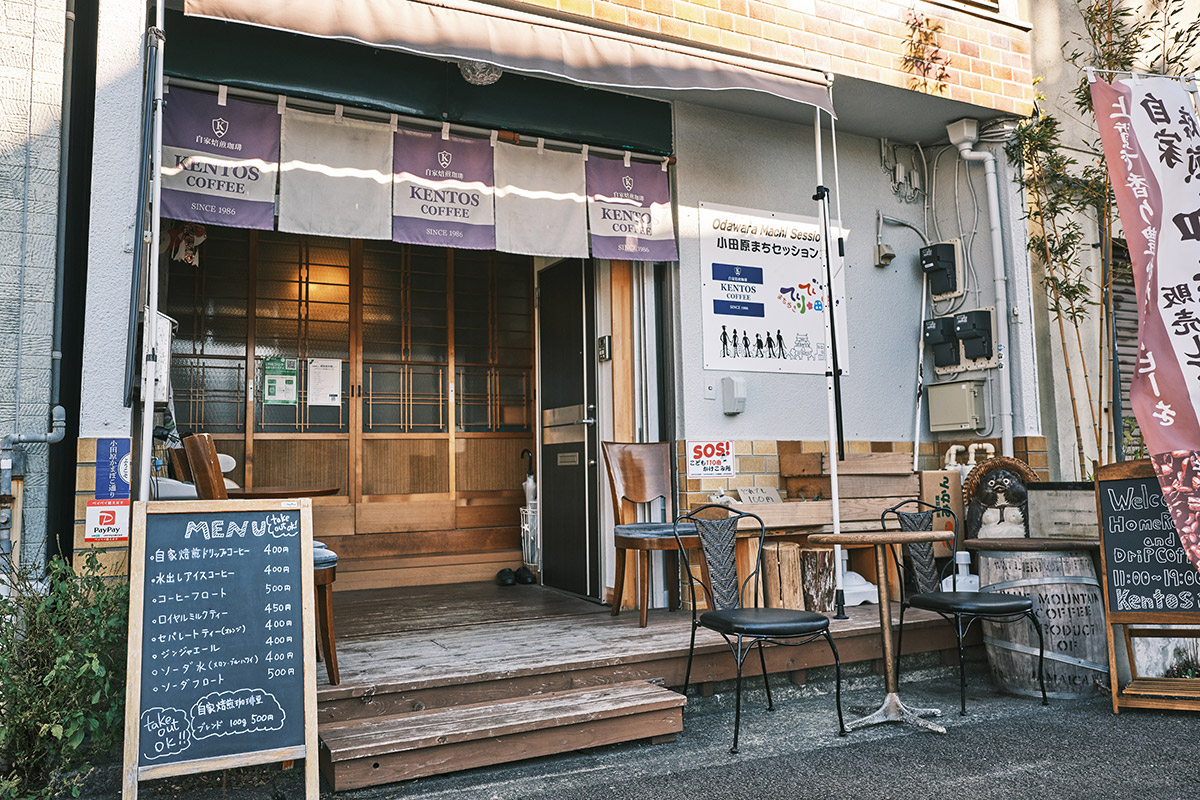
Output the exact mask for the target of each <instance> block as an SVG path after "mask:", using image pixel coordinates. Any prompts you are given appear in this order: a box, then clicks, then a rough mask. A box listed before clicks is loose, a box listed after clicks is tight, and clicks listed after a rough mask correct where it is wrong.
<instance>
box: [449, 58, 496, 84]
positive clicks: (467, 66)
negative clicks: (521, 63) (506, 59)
mask: <svg viewBox="0 0 1200 800" xmlns="http://www.w3.org/2000/svg"><path fill="white" fill-rule="evenodd" d="M458 71H459V72H461V73H462V76H463V80H464V81H466V82H467V83H469V84H471V85H472V86H491V85H492V84H493V83H495V82H496V81H498V80H500V76H501V75H503V74H504V71H503V70H502V69H500V68H499V67H497V66H496V65H495V64H489V63H487V62H486V61H459V62H458Z"/></svg>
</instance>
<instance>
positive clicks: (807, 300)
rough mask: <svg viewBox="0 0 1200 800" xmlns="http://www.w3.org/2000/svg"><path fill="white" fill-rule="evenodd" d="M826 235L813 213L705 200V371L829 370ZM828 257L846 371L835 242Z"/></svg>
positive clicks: (840, 352)
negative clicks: (744, 206) (780, 212)
mask: <svg viewBox="0 0 1200 800" xmlns="http://www.w3.org/2000/svg"><path fill="white" fill-rule="evenodd" d="M844 235H845V232H843V236H844ZM822 239H823V235H822V232H821V227H820V224H819V221H818V220H817V218H815V217H800V216H795V215H792V214H779V213H775V212H772V211H756V210H754V209H748V208H732V207H729V206H720V205H716V204H713V203H700V269H701V290H700V296H701V298H702V302H703V305H704V308H703V312H702V319H703V333H704V368H705V369H714V370H738V371H742V372H791V373H807V374H812V375H820V374H824V373H825V316H824V315H825V305H826V290H825V242H824V241H822ZM829 255H830V258H832V259H833V272H834V297H835V298H836V304H837V306H838V311H837V320H836V321H837V326H838V328H837V332H838V334H839V336H838V362H839V363H838V366H840V367H841V368H842V369H843V370H845V368H846V324H845V303H844V302H843V299H844V298H845V275H844V271H843V269H842V260H841V258H839V256H838V248H837V243H836V242H831V243H830V246H829Z"/></svg>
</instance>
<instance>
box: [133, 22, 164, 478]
mask: <svg viewBox="0 0 1200 800" xmlns="http://www.w3.org/2000/svg"><path fill="white" fill-rule="evenodd" d="M162 18H163V4H162V2H159V3H158V20H157V22H158V25H159V26H160V27H157V28H152V29H151V30H150V31H149V35H150V36H151V37H152V38H154V39H156V40H157V41H158V58H157V59H156V64H155V72H154V149H153V151H152V155H153V170H154V172H153V175H152V180H153V183H152V189H151V202H152V203H153V206H152V212H151V214H152V216H151V217H150V241H149V243H148V244H149V248H150V271H149V274H148V275H147V276H146V324H145V331H146V332H145V340H144V341H143V343H142V351H143V353H145V361H144V362H143V363H142V435H141V439H140V440H139V442H138V444H139V461H138V467H139V469H138V499H139V500H149V499H150V454H151V448H152V446H153V444H154V382H155V379H156V377H157V370H158V271H159V252H158V249H159V248H158V241H159V232H160V226H161V225H162V214H161V213H159V212H160V211H161V209H162V169H161V166H162V114H163V58H162V56H163V51H164V50H165V49H166V43H167V42H166V35H165V34H164V33H163V30H162V27H161V25H162Z"/></svg>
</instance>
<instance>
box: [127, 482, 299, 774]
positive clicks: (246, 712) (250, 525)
mask: <svg viewBox="0 0 1200 800" xmlns="http://www.w3.org/2000/svg"><path fill="white" fill-rule="evenodd" d="M147 506H148V507H147ZM311 513H312V509H311V501H310V500H307V499H295V500H270V501H261V500H233V501H209V502H187V503H151V504H141V507H140V508H139V509H137V510H136V512H135V529H134V531H135V535H136V536H137V539H136V540H135V547H134V554H133V559H134V560H133V569H132V577H131V580H132V581H133V586H132V591H131V600H130V612H131V614H130V647H129V660H128V663H129V672H130V677H131V680H130V688H129V690H128V694H129V697H128V700H127V711H126V776H127V779H128V778H129V777H130V776H131V773H133V772H136V774H135V775H134V776H133V777H134V786H135V791H134V793H135V794H136V779H137V778H150V777H161V776H165V775H170V774H179V773H180V772H184V771H186V772H196V771H203V770H205V769H218V768H223V767H227V766H234V765H243V764H251V763H263V762H267V761H281V760H291V759H295V758H303V757H304V756H305V754H306V753H310V754H312V755H313V756H315V749H313V750H308V747H309V746H310V745H309V739H310V738H312V740H313V741H312V745H313V746H315V713H314V712H315V669H314V667H313V658H314V656H313V648H314V639H313V631H312V629H311V624H310V620H311V619H312V592H313V589H312V523H311ZM135 623H136V624H135ZM310 696H311V697H310ZM129 701H132V702H129ZM310 701H311V705H312V708H311V709H310V708H309V704H310ZM135 715H136V716H135ZM131 734H132V736H131ZM310 734H312V735H311V737H310ZM135 748H136V749H135ZM308 761H312V762H314V763H315V761H316V759H315V757H314V758H311V759H308ZM131 762H132V763H131ZM127 786H128V780H127ZM126 796H127V797H129V795H128V794H127V795H126Z"/></svg>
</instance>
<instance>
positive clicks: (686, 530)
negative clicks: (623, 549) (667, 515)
mask: <svg viewBox="0 0 1200 800" xmlns="http://www.w3.org/2000/svg"><path fill="white" fill-rule="evenodd" d="M613 533H614V534H615V535H617V536H624V537H626V538H629V539H670V540H671V541H672V543H673V542H674V541H675V523H673V522H633V523H630V524H629V525H616V526H614V527H613ZM679 533H680V535H682V536H695V535H696V526H695V525H693V524H691V523H690V522H681V523H679Z"/></svg>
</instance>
